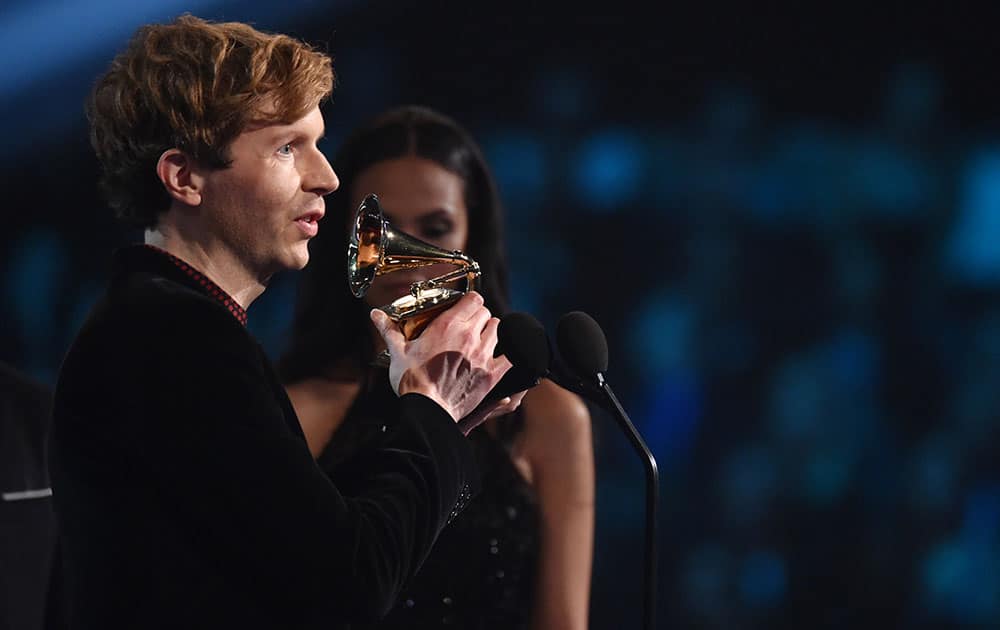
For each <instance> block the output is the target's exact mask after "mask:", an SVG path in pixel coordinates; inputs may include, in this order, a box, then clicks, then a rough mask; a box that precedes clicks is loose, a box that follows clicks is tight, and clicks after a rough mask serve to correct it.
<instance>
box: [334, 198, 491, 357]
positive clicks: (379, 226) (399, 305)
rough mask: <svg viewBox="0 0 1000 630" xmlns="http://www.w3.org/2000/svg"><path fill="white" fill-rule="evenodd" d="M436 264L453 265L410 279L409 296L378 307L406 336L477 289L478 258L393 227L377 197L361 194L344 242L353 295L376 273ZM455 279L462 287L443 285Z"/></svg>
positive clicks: (358, 294)
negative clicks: (441, 272) (444, 270)
mask: <svg viewBox="0 0 1000 630" xmlns="http://www.w3.org/2000/svg"><path fill="white" fill-rule="evenodd" d="M439 263H448V264H451V265H454V266H455V267H456V269H454V270H452V271H449V272H448V273H446V274H444V275H441V276H438V277H436V278H431V279H429V280H421V281H419V282H414V283H413V284H412V285H410V293H409V294H408V295H404V296H402V297H400V298H397V299H396V300H394V301H393V302H392V304H387V305H386V306H381V307H379V308H381V309H382V310H383V311H385V313H386V314H388V315H389V318H390V319H392V321H394V322H396V323H398V324H399V326H400V329H401V330H402V332H403V336H404V337H405V338H406V339H413V338H415V337H417V336H418V335H419V334H420V333H421V332H422V331H423V330H424V328H426V327H427V325H428V324H429V323H430V322H431V320H433V319H434V318H435V317H436V316H437V315H439V314H440V313H441V312H442V311H444V310H445V309H447V308H448V307H449V306H451V305H452V304H453V303H455V302H456V301H458V299H459V298H461V297H462V296H463V295H465V294H466V293H468V292H469V291H471V290H473V289H475V288H476V284H477V280H478V279H479V276H480V271H479V263H477V262H476V261H474V260H472V259H471V258H469V257H468V256H466V255H465V254H463V253H462V252H460V251H458V250H455V251H448V250H445V249H441V248H440V247H435V246H434V245H431V244H430V243H425V242H424V241H421V240H420V239H418V238H416V237H414V236H410V235H409V234H406V233H404V232H400V231H398V230H396V229H394V228H393V227H392V226H391V225H389V223H388V222H387V221H386V220H385V217H383V216H382V207H381V206H380V205H379V202H378V197H376V196H375V195H374V194H371V195H368V196H367V197H365V199H364V201H362V202H361V205H360V206H358V212H357V215H356V216H355V218H354V226H353V228H352V230H351V241H350V243H349V244H348V246H347V280H348V282H349V283H350V285H351V291H352V292H353V293H354V295H355V296H356V297H364V295H365V293H367V292H368V287H370V286H371V284H372V281H373V280H374V279H375V277H376V276H382V275H385V274H387V273H392V272H394V271H401V270H403V269H414V268H417V267H426V266H428V265H436V264H439ZM460 280H464V281H465V286H464V288H462V289H461V290H456V289H451V288H447V287H444V286H442V285H444V284H449V283H452V282H458V281H460ZM387 359H388V356H387V353H383V355H382V356H381V357H379V359H378V362H379V363H381V364H383V365H388V361H387Z"/></svg>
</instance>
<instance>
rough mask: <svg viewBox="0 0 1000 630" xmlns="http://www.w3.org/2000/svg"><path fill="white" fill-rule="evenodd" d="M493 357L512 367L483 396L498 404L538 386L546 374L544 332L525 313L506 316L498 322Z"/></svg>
mask: <svg viewBox="0 0 1000 630" xmlns="http://www.w3.org/2000/svg"><path fill="white" fill-rule="evenodd" d="M497 338H498V340H497V346H496V349H495V350H494V351H493V356H500V355H501V354H503V355H506V356H507V359H508V360H509V361H510V362H511V364H512V365H513V367H512V368H510V369H509V370H507V373H506V374H504V376H503V378H502V379H500V382H499V383H497V384H496V386H495V387H494V388H493V390H492V391H490V393H489V394H488V395H487V396H486V398H487V399H488V400H499V399H501V398H504V397H506V396H510V395H511V394H516V393H517V392H520V391H524V390H526V389H529V388H531V387H534V386H535V385H537V384H538V380H539V379H541V378H542V377H543V376H545V374H546V373H547V372H548V371H549V359H550V355H549V339H548V335H546V334H545V328H544V327H543V326H542V325H541V324H540V323H539V321H538V320H537V319H535V318H534V316H532V315H529V314H528V313H520V312H514V313H507V314H506V315H504V316H503V317H501V318H500V326H499V328H498V329H497Z"/></svg>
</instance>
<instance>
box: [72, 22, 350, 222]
mask: <svg viewBox="0 0 1000 630" xmlns="http://www.w3.org/2000/svg"><path fill="white" fill-rule="evenodd" d="M333 82H334V74H333V68H332V64H331V60H330V57H329V56H327V55H326V54H324V53H321V52H319V51H317V50H315V49H314V48H312V47H311V46H309V45H308V44H305V43H303V42H300V41H298V40H296V39H294V38H291V37H288V36H286V35H278V34H269V33H262V32H260V31H258V30H256V29H254V28H253V27H251V26H249V25H247V24H242V23H239V22H224V23H212V22H208V21H205V20H202V19H200V18H197V17H194V16H192V15H182V16H181V17H179V18H177V19H176V20H174V21H173V22H172V23H170V24H151V25H146V26H143V27H141V28H139V30H138V31H136V33H135V35H133V37H132V39H131V41H130V42H129V45H128V47H127V48H126V49H125V50H124V51H123V52H121V53H120V54H119V55H118V56H117V57H115V59H114V61H113V62H112V63H111V68H110V69H109V70H108V71H107V73H105V74H104V76H102V77H101V78H100V79H99V80H98V81H97V84H96V85H95V86H94V90H93V92H92V93H91V96H90V99H89V100H88V102H87V118H88V120H89V121H90V142H91V145H93V147H94V151H95V153H96V154H97V158H98V160H99V161H100V162H101V166H102V167H103V176H102V179H101V186H102V188H103V189H104V192H105V195H106V196H107V199H108V202H109V203H110V205H111V207H112V208H113V209H114V210H115V212H116V213H117V215H118V217H119V218H121V219H123V220H125V221H127V222H129V223H132V224H134V225H137V226H139V227H143V228H148V227H153V226H155V225H156V222H157V220H158V217H159V215H160V214H161V213H163V212H165V211H166V210H167V209H168V208H169V207H170V197H169V196H168V195H167V192H166V189H165V188H164V187H163V184H162V182H160V179H159V177H158V176H157V174H156V164H157V162H158V161H159V158H160V156H161V155H162V154H163V152H164V151H166V150H167V149H170V148H178V149H180V150H181V151H184V152H185V153H186V154H188V155H189V156H191V157H192V158H193V159H194V160H196V161H197V162H198V163H199V164H202V165H204V166H208V167H210V168H226V167H228V166H229V165H230V164H231V163H232V161H231V159H230V157H229V147H230V145H231V144H232V142H233V140H235V139H236V137H237V136H238V135H239V134H240V133H241V132H242V131H244V130H245V129H246V128H247V127H248V126H250V125H251V124H253V125H256V124H276V123H282V124H288V123H291V122H294V121H296V120H298V119H299V118H301V117H302V116H304V115H305V114H307V113H308V112H309V110H311V109H312V108H314V107H316V106H318V105H319V104H320V103H321V102H322V101H324V100H325V99H326V98H328V97H329V95H330V93H331V92H332V90H333Z"/></svg>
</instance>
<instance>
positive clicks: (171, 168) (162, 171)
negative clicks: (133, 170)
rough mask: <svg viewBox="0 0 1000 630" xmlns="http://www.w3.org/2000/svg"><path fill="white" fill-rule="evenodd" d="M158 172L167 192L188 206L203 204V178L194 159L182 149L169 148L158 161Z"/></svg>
mask: <svg viewBox="0 0 1000 630" xmlns="http://www.w3.org/2000/svg"><path fill="white" fill-rule="evenodd" d="M156 174H157V175H158V176H159V178H160V181H161V182H163V186H164V188H166V190H167V194H168V195H170V197H171V198H172V199H175V200H177V201H179V202H181V203H183V204H184V205H187V206H198V205H201V193H202V184H203V180H202V178H201V177H200V175H199V174H198V173H197V172H196V169H195V163H194V160H192V159H191V157H190V156H188V155H187V154H186V153H184V152H183V151H181V150H180V149H176V148H175V149H167V150H166V151H164V152H163V154H162V155H161V156H160V160H159V161H158V162H157V163H156Z"/></svg>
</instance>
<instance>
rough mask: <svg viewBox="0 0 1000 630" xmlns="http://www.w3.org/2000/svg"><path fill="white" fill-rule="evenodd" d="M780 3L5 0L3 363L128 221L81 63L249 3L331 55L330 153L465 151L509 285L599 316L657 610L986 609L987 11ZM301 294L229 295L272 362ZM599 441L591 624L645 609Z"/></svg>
mask: <svg viewBox="0 0 1000 630" xmlns="http://www.w3.org/2000/svg"><path fill="white" fill-rule="evenodd" d="M801 4H802V5H809V6H799V5H792V4H791V3H789V4H787V5H786V4H777V3H741V4H739V5H737V4H736V3H723V2H702V3H698V4H697V6H694V3H684V4H680V3H674V4H666V3H664V4H662V5H661V6H659V7H658V8H653V7H644V6H642V5H640V4H639V3H631V2H606V3H600V4H597V3H593V4H588V3H560V2H550V3H527V2H504V3H484V4H477V3H457V2H409V1H403V0H397V1H392V2H390V1H373V2H317V1H308V0H286V1H285V2H281V3H273V2H242V3H236V2H211V1H202V2H188V3H183V2H175V1H172V0H160V1H157V2H145V3H135V2H125V1H121V0H103V1H101V2H94V3H79V5H80V6H77V4H76V3H72V2H68V1H64V2H58V1H52V0H49V1H44V2H28V1H27V0H14V1H13V2H12V1H11V0H7V1H6V2H5V4H4V7H3V8H4V10H3V11H0V58H3V59H5V65H4V67H3V68H0V114H2V115H0V125H2V130H3V138H4V140H5V142H4V146H5V149H6V150H4V151H0V168H2V171H0V172H2V177H3V181H2V183H3V187H2V191H3V194H4V200H5V203H4V206H3V207H4V210H3V226H4V227H3V229H2V230H0V265H2V267H0V300H2V304H3V305H4V308H3V309H0V360H2V361H5V362H9V363H11V364H13V365H15V366H16V367H18V368H20V369H21V370H23V371H25V372H27V373H29V374H31V375H33V376H34V377H36V378H37V379H39V380H41V381H43V382H47V383H50V384H51V383H53V380H54V376H55V373H56V371H57V369H58V365H59V362H60V359H61V356H62V353H63V352H64V351H65V349H66V347H67V345H68V343H69V341H70V340H71V338H72V336H73V334H74V332H75V330H76V328H77V327H78V326H79V324H80V322H81V320H82V318H83V316H84V314H85V313H86V311H87V309H88V308H89V306H90V305H91V304H92V302H93V300H94V298H95V296H96V295H97V293H98V292H99V291H100V288H101V286H102V283H103V281H104V278H105V274H106V271H107V266H108V257H109V253H110V251H111V250H112V249H113V248H114V247H116V246H118V245H120V244H123V243H126V242H129V241H130V240H134V239H136V238H138V235H136V234H134V233H130V232H128V231H127V230H125V229H123V228H121V227H120V226H118V225H117V224H116V223H115V222H114V220H113V219H112V218H111V216H110V212H109V211H107V210H106V209H105V206H104V204H103V203H102V201H101V199H100V197H99V195H98V194H97V191H96V179H97V166H96V163H95V161H94V159H93V157H92V154H91V153H90V150H89V147H88V144H87V139H86V127H85V122H84V118H83V101H84V98H85V96H86V93H87V90H88V88H89V86H90V84H91V83H92V82H93V80H94V78H95V77H96V76H97V75H98V74H99V73H100V72H101V70H102V69H103V68H104V67H106V65H107V64H108V62H109V61H110V59H111V57H112V56H113V55H114V53H115V52H116V51H117V50H118V49H120V48H121V47H122V46H123V45H124V42H125V41H126V39H127V37H128V36H129V34H130V33H131V32H132V30H134V28H135V27H136V26H137V25H139V24H141V23H144V22H147V21H164V20H167V19H170V18H172V17H174V16H176V15H177V14H179V13H181V12H183V11H185V10H187V11H190V12H192V13H194V14H196V15H200V16H202V17H206V18H211V19H236V20H243V21H250V22H252V23H254V24H255V25H256V26H258V27H259V28H261V29H264V30H280V31H284V32H289V33H291V34H294V35H297V36H299V37H302V38H304V39H306V40H308V41H310V42H312V43H314V44H317V45H319V46H320V47H322V48H324V49H325V50H328V51H329V52H330V53H331V54H332V55H333V56H334V59H335V62H334V63H335V68H336V70H337V72H338V75H339V78H338V83H339V86H338V89H337V91H336V92H335V95H334V99H333V102H332V104H331V105H330V106H329V107H328V108H327V109H326V116H327V131H328V140H327V141H326V146H325V147H324V149H325V150H326V151H327V152H328V153H329V154H331V155H332V153H333V151H334V150H335V148H336V146H337V145H338V142H339V140H340V139H342V138H343V137H344V135H345V134H346V133H347V131H348V130H349V129H351V128H352V127H353V126H354V125H356V124H358V123H360V122H362V121H363V120H364V119H366V118H367V117H368V116H370V115H372V114H374V113H377V112H378V111H381V110H382V109H385V108H387V107H390V106H393V105H397V104H402V103H420V104H425V105H430V106H433V107H436V108H438V109H440V110H442V111H443V112H445V113H447V114H450V115H452V116H454V117H456V118H457V119H458V120H460V121H461V122H462V123H463V124H465V125H466V126H467V127H468V128H469V129H470V130H471V131H472V132H473V134H474V135H475V136H476V138H477V139H478V140H479V141H480V142H481V144H482V145H483V147H484V150H485V152H486V154H487V157H488V158H489V159H490V161H491V163H492V165H493V167H494V169H495V172H496V175H497V177H498V180H499V183H500V188H501V194H502V196H503V199H504V202H505V204H506V206H507V210H508V216H507V231H508V234H507V236H508V240H509V249H510V252H511V261H512V267H513V268H512V274H513V280H512V284H513V287H514V294H515V295H514V307H515V308H516V309H518V310H528V311H531V312H533V313H535V314H536V315H537V316H538V317H539V318H540V319H541V320H542V321H543V322H544V323H546V324H547V325H548V326H549V327H550V332H551V331H552V327H553V326H554V324H555V321H556V320H557V319H558V316H559V315H560V314H561V313H563V312H566V311H569V310H573V309H583V310H586V311H588V312H589V313H591V314H592V315H594V317H595V318H596V319H597V320H598V321H599V322H600V323H601V324H602V325H603V327H604V329H605V331H606V332H607V335H608V339H609V343H610V347H611V365H610V369H609V373H608V375H609V379H610V380H611V382H612V383H613V384H614V386H615V388H616V390H617V392H618V394H619V396H620V398H621V399H622V401H623V403H624V405H625V407H626V409H628V410H629V411H630V413H631V414H632V417H633V419H634V420H635V422H636V424H637V425H638V426H639V428H640V430H641V431H642V433H643V435H644V436H645V438H646V439H647V441H648V442H649V444H650V446H651V447H652V449H653V450H654V452H655V454H656V455H657V458H658V460H659V463H660V471H661V484H662V492H661V496H660V501H661V503H660V520H661V530H660V537H659V544H660V546H661V550H662V553H661V556H660V558H659V561H660V588H659V597H658V601H659V610H658V617H659V620H660V626H661V627H664V628H855V627H860V626H861V625H862V624H863V623H868V624H876V623H877V624H879V625H878V626H875V627H905V628H938V627H948V628H961V627H969V628H972V627H977V628H978V627H986V626H996V625H998V624H1000V546H998V539H997V533H998V525H1000V464H998V462H1000V459H998V454H1000V453H998V451H1000V443H998V434H1000V291H998V289H1000V242H998V238H1000V137H998V125H997V123H998V121H1000V116H998V115H997V112H998V111H1000V108H998V105H1000V100H998V97H1000V85H998V81H997V69H998V64H997V50H998V47H997V45H996V25H997V24H998V23H1000V22H998V18H1000V13H998V10H996V9H993V8H991V6H990V5H989V4H987V3H981V4H978V5H975V4H962V5H955V6H948V7H947V10H945V9H944V8H943V7H944V5H940V6H941V7H942V8H939V9H937V10H931V9H926V8H921V7H917V6H913V5H911V4H909V3H907V4H902V3H900V4H899V5H898V6H895V7H893V6H880V7H871V6H868V7H863V6H861V5H858V6H857V7H851V6H850V5H845V4H843V3H818V4H817V5H816V6H812V5H813V4H814V3H801ZM335 194H336V193H335ZM328 220H329V219H328ZM334 221H336V220H335V219H334ZM294 292H295V277H294V275H287V276H285V277H281V278H278V279H276V281H275V283H274V285H273V286H272V287H271V288H270V289H269V291H268V293H267V294H265V296H264V297H263V298H261V300H259V302H258V303H255V304H254V306H253V307H252V308H251V310H250V321H251V327H252V328H253V330H254V332H255V333H256V334H257V335H258V336H259V337H260V338H261V339H262V341H263V342H264V343H265V346H266V347H267V348H268V350H269V351H270V352H272V353H273V354H277V353H278V352H280V350H281V348H282V347H283V344H284V341H285V336H284V335H285V333H286V328H287V324H288V321H289V315H290V309H291V304H292V301H293V299H294ZM595 433H596V440H597V457H598V461H597V464H598V504H597V532H596V534H597V539H596V549H595V563H594V578H593V597H592V620H593V623H592V625H593V627H595V628H619V627H620V628H626V627H638V625H639V619H640V615H639V612H640V605H641V592H640V588H641V580H640V576H641V568H642V557H641V553H642V549H641V540H642V537H641V531H642V529H641V528H642V517H643V513H642V496H643V485H642V484H643V477H642V471H641V468H640V466H639V463H638V462H637V460H636V459H635V457H634V456H633V455H632V453H631V452H630V451H629V449H628V448H627V443H626V442H625V440H624V438H623V437H622V436H621V435H620V434H619V433H618V431H617V429H616V428H615V426H614V424H613V422H612V421H611V419H610V418H608V417H605V416H603V415H597V416H595Z"/></svg>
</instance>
